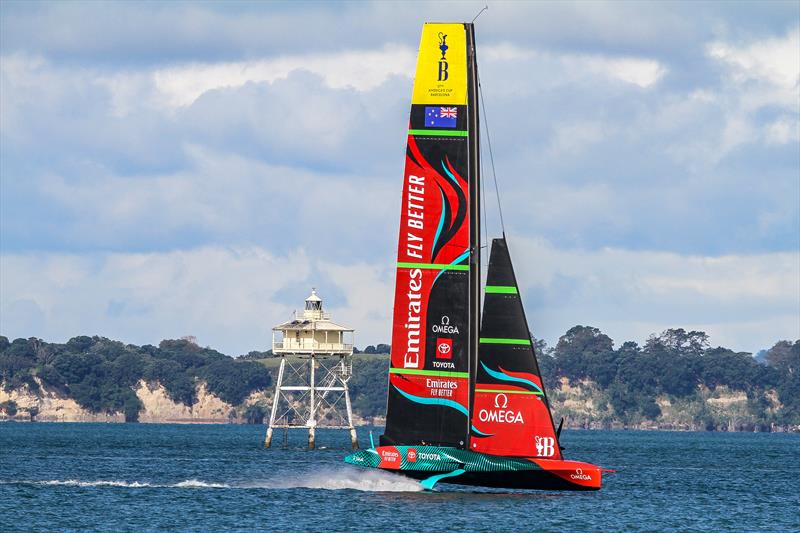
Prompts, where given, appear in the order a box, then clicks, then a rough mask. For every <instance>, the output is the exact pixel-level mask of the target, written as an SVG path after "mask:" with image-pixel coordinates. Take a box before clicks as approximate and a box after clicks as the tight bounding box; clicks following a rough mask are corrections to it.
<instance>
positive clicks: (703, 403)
mask: <svg viewBox="0 0 800 533" xmlns="http://www.w3.org/2000/svg"><path fill="white" fill-rule="evenodd" d="M547 392H548V398H549V400H550V405H551V407H552V409H553V419H554V420H555V421H556V424H557V423H558V421H559V420H560V419H561V417H564V418H565V419H566V420H565V423H564V425H565V427H568V428H586V429H612V428H613V429H616V428H630V429H673V430H688V431H705V430H722V431H742V430H744V431H753V430H756V429H763V428H761V426H760V424H759V415H758V413H756V412H754V409H753V406H752V405H751V402H750V400H749V398H748V396H747V394H746V393H745V392H743V391H736V390H731V389H729V388H728V387H725V386H720V387H716V388H715V389H713V390H712V389H708V388H706V387H703V386H698V388H697V391H696V393H695V394H693V395H691V396H689V397H686V398H676V397H672V396H667V395H661V396H659V397H658V398H657V399H656V403H657V405H658V407H659V410H660V411H661V414H660V415H659V416H658V417H656V418H652V419H648V418H645V417H643V416H636V415H633V416H631V415H628V416H627V417H624V416H620V414H619V413H616V412H615V411H614V408H613V407H612V405H611V402H610V400H609V397H608V394H607V392H606V391H604V390H601V389H600V388H599V387H598V386H597V385H596V384H595V383H594V382H592V381H589V380H581V381H577V382H570V380H569V379H567V378H561V380H560V381H559V383H558V387H557V388H555V389H554V390H549V391H547ZM763 400H764V401H765V402H766V404H767V407H766V409H765V412H766V413H767V414H774V413H776V412H777V411H778V410H779V409H780V408H781V404H780V402H779V401H778V396H777V393H776V392H775V391H773V390H768V391H766V392H765V393H764V398H763ZM762 424H763V422H762Z"/></svg>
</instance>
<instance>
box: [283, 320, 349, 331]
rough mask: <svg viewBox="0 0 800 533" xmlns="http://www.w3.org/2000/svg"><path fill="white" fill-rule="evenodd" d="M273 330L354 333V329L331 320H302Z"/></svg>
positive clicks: (293, 321) (287, 323)
mask: <svg viewBox="0 0 800 533" xmlns="http://www.w3.org/2000/svg"><path fill="white" fill-rule="evenodd" d="M272 329H273V330H275V331H287V330H289V331H295V330H310V329H315V330H317V331H353V328H348V327H347V326H342V325H341V324H337V323H336V322H333V321H331V320H304V319H302V318H298V319H295V320H290V321H288V322H284V323H283V324H279V325H277V326H275V327H274V328H272Z"/></svg>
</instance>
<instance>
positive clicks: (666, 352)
mask: <svg viewBox="0 0 800 533" xmlns="http://www.w3.org/2000/svg"><path fill="white" fill-rule="evenodd" d="M536 352H537V357H538V359H539V365H540V367H541V371H542V375H543V379H544V383H545V387H546V389H547V390H548V392H549V394H550V401H551V404H552V405H553V408H554V412H555V414H556V415H557V416H559V415H560V414H565V413H566V414H568V413H569V409H568V408H567V407H566V406H565V405H564V404H565V403H566V402H565V401H564V400H565V398H567V396H566V394H565V393H563V391H562V390H561V389H562V382H563V381H564V380H565V379H566V380H568V382H569V383H573V384H575V383H578V384H585V385H587V388H588V389H589V390H590V396H591V397H590V399H589V400H590V401H591V402H592V403H595V404H599V409H598V410H599V411H600V412H599V413H598V414H597V415H596V418H595V419H593V420H590V422H592V423H599V424H603V425H612V424H622V425H640V424H642V423H643V422H646V421H649V422H651V424H649V425H656V426H657V425H659V424H660V422H663V423H664V424H663V425H669V424H670V421H669V420H668V419H667V418H668V417H667V414H666V413H663V412H662V408H661V407H660V406H659V403H662V404H663V403H665V402H671V403H672V404H673V405H675V406H677V407H676V409H684V410H685V411H686V417H684V419H687V418H690V419H692V420H693V421H694V424H693V425H694V426H695V427H700V428H705V429H716V428H725V429H727V428H730V427H734V428H737V429H750V430H752V429H755V428H761V429H767V428H769V427H770V426H771V425H772V424H773V423H774V424H777V425H781V426H786V425H794V426H796V425H798V424H800V374H799V373H798V367H800V340H798V341H795V342H789V341H780V342H777V343H776V344H775V345H774V346H773V347H772V348H770V349H769V350H766V351H765V354H764V358H763V360H764V362H763V363H761V362H759V361H757V360H756V359H755V358H753V357H752V356H751V355H750V354H749V353H742V352H734V351H732V350H729V349H727V348H722V347H716V348H712V347H711V346H710V345H709V343H708V336H707V335H706V334H705V333H703V332H700V331H690V332H686V331H685V330H683V329H669V330H667V331H665V332H663V333H661V334H660V335H652V336H651V337H650V338H649V339H648V340H647V342H646V343H645V344H644V346H639V345H638V344H637V343H635V342H631V341H628V342H624V343H623V344H622V345H621V346H619V347H618V348H616V349H615V348H614V341H613V340H612V339H611V338H610V337H609V336H608V335H606V334H604V333H603V332H601V331H600V330H599V329H597V328H593V327H589V326H575V327H573V328H571V329H570V330H569V331H567V332H566V334H564V335H563V336H562V337H561V338H560V339H559V341H558V343H557V344H556V346H555V348H550V347H548V346H547V345H546V344H545V343H544V342H543V341H541V340H539V341H536ZM388 367H389V360H388V357H375V358H374V359H361V360H356V362H355V364H354V375H353V379H352V381H351V391H352V392H351V395H352V397H353V408H354V409H355V410H356V411H357V412H358V413H359V414H361V415H362V416H366V417H370V416H380V415H382V414H383V413H384V412H385V408H386V374H387V370H388ZM721 392H724V393H725V394H728V395H731V394H736V393H742V394H744V395H746V404H747V405H746V406H745V408H744V410H745V411H746V413H745V415H746V416H740V417H739V422H738V423H733V424H732V423H731V421H730V420H729V419H728V418H726V417H725V416H722V415H721V413H718V412H714V411H713V410H711V409H709V408H708V403H709V402H707V401H706V400H707V399H708V398H709V397H712V398H713V397H714V395H715V393H721ZM717 395H718V394H717ZM712 403H713V399H712ZM722 403H724V402H722ZM734 422H735V421H734Z"/></svg>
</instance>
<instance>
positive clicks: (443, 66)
mask: <svg viewBox="0 0 800 533" xmlns="http://www.w3.org/2000/svg"><path fill="white" fill-rule="evenodd" d="M448 48H449V46H447V34H446V33H442V32H439V50H441V52H442V59H440V60H439V81H446V80H447V76H448V75H447V59H446V58H445V57H444V55H445V54H446V53H447V49H448Z"/></svg>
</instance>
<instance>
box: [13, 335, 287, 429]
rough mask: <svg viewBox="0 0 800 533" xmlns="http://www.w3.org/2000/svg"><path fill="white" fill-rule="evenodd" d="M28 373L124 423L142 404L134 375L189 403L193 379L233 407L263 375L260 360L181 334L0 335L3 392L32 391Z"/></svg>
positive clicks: (263, 383)
mask: <svg viewBox="0 0 800 533" xmlns="http://www.w3.org/2000/svg"><path fill="white" fill-rule="evenodd" d="M35 378H38V379H39V380H40V381H41V383H43V384H44V385H45V386H46V387H47V388H48V389H51V390H57V391H59V392H61V393H63V394H66V395H68V396H69V397H71V398H73V399H74V400H75V401H76V402H78V404H79V405H81V407H83V408H85V409H88V410H90V411H92V412H98V413H99V412H109V413H111V412H122V413H124V415H125V420H126V421H130V422H135V421H137V420H138V418H139V413H140V411H141V409H142V403H141V401H140V400H139V398H138V397H137V395H136V393H135V389H136V387H137V386H138V383H139V381H140V380H145V381H147V382H153V383H160V384H162V385H163V386H164V388H165V389H166V390H167V394H168V395H169V396H170V398H172V399H173V400H174V401H176V402H181V403H184V404H186V405H192V404H193V403H194V402H195V401H196V400H197V398H196V390H197V387H196V386H197V384H198V382H199V381H201V380H202V381H205V382H206V383H207V385H208V389H209V391H210V392H212V393H214V394H216V395H217V396H219V397H220V398H222V399H223V400H225V401H228V402H230V403H233V404H238V403H240V402H241V401H242V400H243V399H244V398H246V397H247V396H248V395H249V394H250V393H251V392H253V391H254V390H260V389H263V388H265V387H267V386H268V385H269V383H270V379H271V378H270V375H269V372H268V371H267V370H266V368H264V367H263V366H262V365H259V364H257V363H252V362H246V361H235V360H233V359H231V358H230V357H228V356H226V355H223V354H221V353H219V352H217V351H215V350H212V349H210V348H202V347H200V346H197V345H196V344H194V343H193V342H191V341H189V340H186V339H180V340H164V341H162V342H161V343H160V344H159V346H158V347H155V346H150V345H146V346H141V347H140V346H135V345H131V344H129V345H125V344H123V343H121V342H118V341H112V340H109V339H106V338H104V337H88V336H79V337H74V338H72V339H70V340H69V341H67V342H66V343H65V344H49V343H46V342H43V341H41V340H39V339H35V338H32V339H16V340H14V341H13V342H8V339H7V338H5V337H0V382H2V384H3V386H4V387H5V388H6V389H7V390H11V389H15V388H19V387H21V386H23V385H26V386H28V387H29V388H30V389H31V390H33V391H36V390H38V384H37V382H36V379H35Z"/></svg>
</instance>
